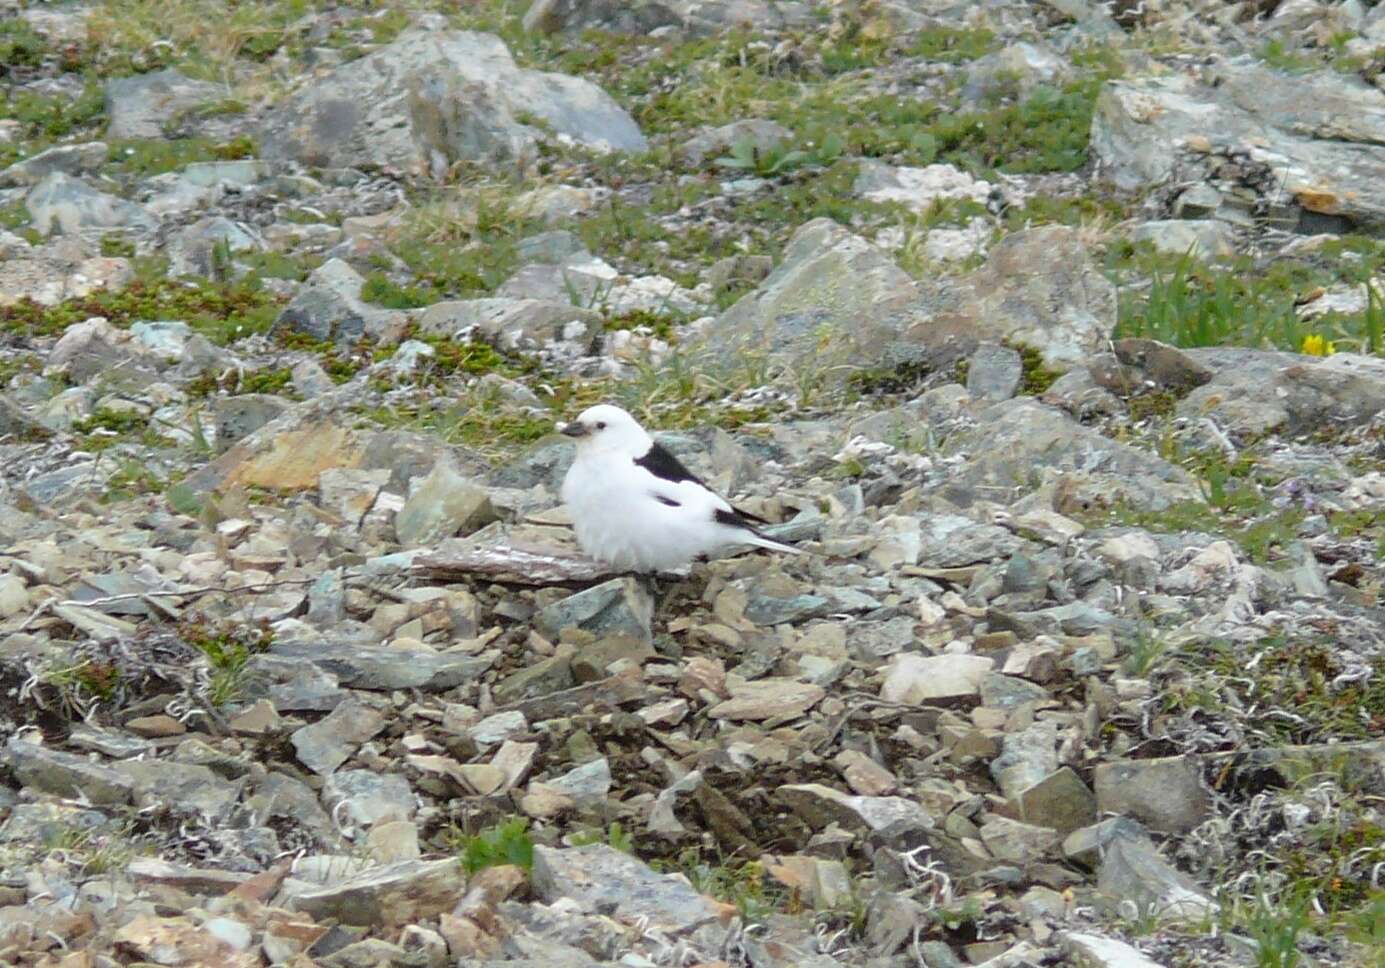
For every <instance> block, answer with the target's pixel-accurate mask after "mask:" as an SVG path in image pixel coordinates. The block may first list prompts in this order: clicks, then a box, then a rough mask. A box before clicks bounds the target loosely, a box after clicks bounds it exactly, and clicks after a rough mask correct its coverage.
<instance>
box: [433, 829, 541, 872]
mask: <svg viewBox="0 0 1385 968" xmlns="http://www.w3.org/2000/svg"><path fill="white" fill-rule="evenodd" d="M452 847H453V850H455V851H456V852H457V855H458V858H459V859H460V860H461V863H462V867H463V869H465V870H466V872H467V873H468V874H475V873H476V872H477V871H481V870H485V869H486V868H487V867H498V866H500V865H503V864H513V865H514V866H515V867H521V868H523V869H524V870H526V871H527V870H531V869H533V866H534V838H533V837H531V836H530V835H529V821H528V820H526V819H525V818H523V817H513V818H511V819H510V820H506V821H503V822H501V823H498V824H496V825H495V826H493V827H487V828H486V829H485V830H482V831H481V832H480V833H477V834H460V835H458V836H455V837H454V838H453V845H452Z"/></svg>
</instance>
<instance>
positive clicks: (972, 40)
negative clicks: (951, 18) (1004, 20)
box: [909, 27, 1000, 64]
mask: <svg viewBox="0 0 1385 968" xmlns="http://www.w3.org/2000/svg"><path fill="white" fill-rule="evenodd" d="M999 46H1000V45H999V43H998V42H997V41H996V39H995V32H994V31H991V30H987V29H986V28H984V27H929V28H926V29H924V30H920V31H919V32H918V33H917V34H916V35H915V37H914V42H913V44H911V45H910V47H909V53H910V54H912V55H913V56H915V57H922V58H924V59H925V60H929V61H937V62H939V63H943V64H962V63H965V62H967V61H974V60H976V59H978V58H980V57H984V56H985V55H987V54H989V53H990V52H991V51H993V50H996V49H998V47H999Z"/></svg>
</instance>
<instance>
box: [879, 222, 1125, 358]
mask: <svg viewBox="0 0 1385 968" xmlns="http://www.w3.org/2000/svg"><path fill="white" fill-rule="evenodd" d="M935 285H936V288H934V289H931V290H929V291H928V292H927V294H926V297H925V300H924V304H923V307H924V310H925V312H924V314H923V315H922V317H921V318H920V319H919V321H918V322H916V323H915V324H914V325H913V326H911V327H910V328H909V329H908V330H907V331H906V333H905V338H907V339H909V340H911V341H912V342H914V343H916V344H918V345H921V346H927V347H929V348H930V349H933V350H936V351H941V350H943V349H945V348H946V347H948V346H949V345H952V344H956V345H958V346H960V347H962V348H963V349H964V351H965V349H966V348H967V346H968V344H970V343H972V341H975V340H996V341H999V340H1006V341H1008V342H1010V343H1012V344H1024V345H1026V346H1032V347H1033V348H1034V349H1036V350H1038V351H1039V353H1040V354H1041V355H1042V357H1043V361H1044V364H1045V365H1046V366H1048V367H1050V368H1052V369H1055V370H1060V371H1061V370H1068V369H1071V368H1072V367H1073V366H1075V365H1077V364H1079V363H1083V362H1085V361H1086V359H1087V357H1088V356H1089V355H1090V354H1092V353H1094V352H1096V351H1098V350H1100V349H1101V348H1102V347H1103V346H1104V345H1105V343H1106V341H1107V339H1109V337H1110V335H1111V331H1112V330H1113V329H1114V328H1115V325H1116V287H1115V284H1114V283H1112V282H1111V281H1110V280H1109V279H1107V278H1106V276H1105V274H1104V273H1103V272H1102V270H1101V267H1100V266H1098V265H1097V264H1096V262H1095V261H1093V259H1092V257H1091V255H1090V254H1089V253H1088V252H1087V247H1086V245H1085V244H1084V243H1083V242H1082V239H1081V237H1080V235H1079V234H1078V233H1077V231H1076V230H1074V229H1070V228H1067V227H1064V226H1053V225H1050V226H1043V227H1040V228H1034V229H1026V230H1023V231H1020V232H1012V233H1011V234H1009V235H1007V236H1006V237H1005V238H1004V239H1002V240H1001V241H1000V242H999V243H997V244H996V245H995V246H994V247H992V249H991V252H990V256H989V257H988V258H987V260H986V264H985V265H983V266H982V267H981V268H979V269H977V270H976V271H975V272H973V273H970V274H968V275H966V276H963V277H961V278H959V279H956V280H950V281H948V280H944V281H940V282H938V283H936V284H935Z"/></svg>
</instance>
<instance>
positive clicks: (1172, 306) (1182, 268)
mask: <svg viewBox="0 0 1385 968" xmlns="http://www.w3.org/2000/svg"><path fill="white" fill-rule="evenodd" d="M1148 268H1149V274H1150V285H1149V290H1148V292H1147V293H1146V295H1145V297H1144V298H1143V300H1140V301H1138V302H1136V301H1133V300H1126V301H1125V302H1124V303H1123V305H1122V311H1121V313H1120V319H1119V321H1118V322H1117V324H1116V336H1117V337H1118V338H1120V337H1127V336H1139V337H1147V338H1150V339H1157V340H1160V341H1162V342H1165V343H1171V344H1173V345H1175V346H1254V347H1268V346H1278V347H1280V348H1282V349H1288V350H1292V351H1297V350H1298V349H1299V348H1300V347H1301V346H1302V345H1303V337H1304V335H1306V330H1305V328H1304V326H1303V324H1302V323H1301V322H1300V321H1299V318H1298V316H1297V314H1296V313H1295V312H1294V305H1293V298H1292V296H1291V295H1290V294H1289V293H1288V292H1285V291H1283V290H1282V289H1280V288H1278V287H1276V286H1273V285H1272V284H1266V283H1264V282H1260V281H1258V280H1255V279H1254V277H1253V276H1250V277H1248V276H1247V275H1246V274H1243V273H1239V272H1234V271H1216V270H1215V269H1213V268H1210V267H1208V266H1204V265H1202V264H1200V263H1199V262H1198V261H1197V260H1196V259H1195V258H1194V257H1193V254H1192V253H1191V252H1188V253H1186V254H1184V255H1183V256H1182V257H1180V258H1179V259H1178V260H1177V261H1176V262H1174V263H1173V265H1172V267H1171V268H1170V267H1166V266H1165V265H1163V264H1161V263H1160V261H1159V260H1157V259H1156V260H1154V261H1153V262H1152V263H1150V264H1149V266H1148Z"/></svg>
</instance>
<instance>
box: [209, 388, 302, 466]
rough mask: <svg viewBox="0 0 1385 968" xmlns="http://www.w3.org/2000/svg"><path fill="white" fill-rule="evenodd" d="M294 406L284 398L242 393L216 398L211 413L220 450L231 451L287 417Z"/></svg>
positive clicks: (266, 394) (267, 394)
mask: <svg viewBox="0 0 1385 968" xmlns="http://www.w3.org/2000/svg"><path fill="white" fill-rule="evenodd" d="M291 406H292V404H291V403H290V402H289V401H288V400H285V399H284V398H283V397H276V396H274V395H273V394H269V393H242V394H240V395H238V396H234V397H217V398H215V399H213V400H212V407H211V410H212V420H213V421H214V425H215V427H216V446H217V450H218V451H220V452H225V451H227V450H229V449H230V448H231V446H232V445H233V444H236V443H238V442H239V441H241V440H243V439H244V438H246V437H249V436H250V435H251V434H253V433H254V432H255V431H257V430H259V429H260V428H261V427H263V426H264V425H265V424H267V423H269V422H270V421H271V420H275V419H277V418H278V417H281V416H283V414H284V413H285V411H287V410H288V409H289V407H291Z"/></svg>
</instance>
